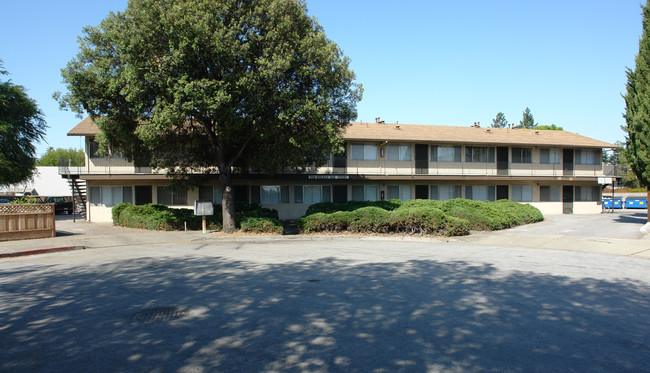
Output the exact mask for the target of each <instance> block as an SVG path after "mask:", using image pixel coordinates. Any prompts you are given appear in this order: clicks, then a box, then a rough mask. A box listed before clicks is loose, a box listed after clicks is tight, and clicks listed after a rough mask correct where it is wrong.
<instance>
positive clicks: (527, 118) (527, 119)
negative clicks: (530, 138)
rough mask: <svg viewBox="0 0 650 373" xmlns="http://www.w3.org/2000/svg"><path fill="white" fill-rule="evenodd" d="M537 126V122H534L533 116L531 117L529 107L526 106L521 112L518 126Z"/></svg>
mask: <svg viewBox="0 0 650 373" xmlns="http://www.w3.org/2000/svg"><path fill="white" fill-rule="evenodd" d="M535 126H537V123H535V118H533V114H532V113H531V112H530V109H529V108H526V110H524V112H523V114H522V118H521V121H520V122H519V128H529V129H530V128H533V127H535Z"/></svg>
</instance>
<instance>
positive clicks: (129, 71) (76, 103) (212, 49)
mask: <svg viewBox="0 0 650 373" xmlns="http://www.w3.org/2000/svg"><path fill="white" fill-rule="evenodd" d="M62 75H63V78H64V82H65V83H66V84H67V88H68V92H67V93H66V94H64V95H59V102H60V104H61V105H62V107H68V108H71V109H73V110H76V111H77V112H79V113H88V114H89V115H90V116H91V117H92V118H93V119H94V120H95V121H96V122H97V124H98V126H99V127H100V129H101V130H102V136H101V140H102V141H103V142H104V143H105V144H110V145H111V147H113V148H116V149H118V150H120V151H122V152H124V153H125V154H126V155H127V156H128V157H130V158H131V159H134V160H135V161H136V162H138V161H139V162H142V161H143V159H144V160H146V161H147V162H149V163H151V165H153V166H155V167H160V168H165V169H168V170H169V171H168V175H169V176H171V177H174V178H175V179H179V178H181V179H183V178H185V179H187V178H188V177H189V176H190V175H192V174H203V175H206V174H207V175H210V174H214V175H218V178H219V180H220V183H221V186H222V188H223V200H222V206H223V223H224V224H223V227H224V231H226V232H232V231H234V229H235V225H234V196H233V190H232V177H233V172H234V173H235V174H236V173H237V172H240V170H244V171H245V170H249V169H253V170H259V171H264V172H269V173H273V172H278V171H280V170H282V169H283V168H285V167H293V168H296V169H301V168H303V167H307V166H309V165H313V164H322V163H323V162H324V161H325V159H326V157H327V156H328V154H329V153H330V152H332V151H337V150H339V149H340V146H341V142H340V134H341V132H342V131H343V129H344V128H345V127H346V126H347V124H348V123H349V122H350V121H351V120H354V119H355V118H356V104H357V102H358V101H359V100H360V99H361V86H360V85H358V84H356V83H355V82H354V73H353V72H352V71H351V70H350V69H349V61H348V59H347V58H346V57H345V56H344V55H343V53H342V52H341V50H340V49H339V47H338V46H337V45H336V44H334V43H333V42H332V41H330V40H329V39H328V38H327V37H326V35H325V34H324V32H323V29H322V27H321V26H319V25H318V23H317V21H316V20H315V19H314V18H313V17H310V16H309V15H308V14H307V9H306V6H305V3H304V1H297V0H131V1H130V2H129V4H128V7H127V9H126V10H125V11H124V12H118V13H115V14H113V13H111V14H110V15H109V16H108V17H106V19H104V20H103V21H102V22H101V24H100V25H99V26H96V27H87V28H85V29H84V32H83V36H82V37H81V38H80V51H79V53H78V55H77V56H76V58H74V59H73V60H72V61H70V62H69V63H68V65H67V67H66V68H65V69H63V70H62Z"/></svg>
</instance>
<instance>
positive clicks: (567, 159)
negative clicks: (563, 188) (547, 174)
mask: <svg viewBox="0 0 650 373" xmlns="http://www.w3.org/2000/svg"><path fill="white" fill-rule="evenodd" d="M562 169H563V170H564V176H573V149H564V150H563V151H562Z"/></svg>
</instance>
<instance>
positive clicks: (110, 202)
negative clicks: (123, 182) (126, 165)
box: [89, 186, 133, 207]
mask: <svg viewBox="0 0 650 373" xmlns="http://www.w3.org/2000/svg"><path fill="white" fill-rule="evenodd" d="M89 191H90V204H91V205H93V206H107V207H110V206H115V205H117V204H118V203H122V202H126V203H133V187H131V186H91V187H90V190H89Z"/></svg>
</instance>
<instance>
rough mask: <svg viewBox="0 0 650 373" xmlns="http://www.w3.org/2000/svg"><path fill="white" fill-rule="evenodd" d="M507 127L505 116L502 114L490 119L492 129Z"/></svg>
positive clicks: (499, 113)
mask: <svg viewBox="0 0 650 373" xmlns="http://www.w3.org/2000/svg"><path fill="white" fill-rule="evenodd" d="M506 127H508V120H507V119H506V115H505V114H503V113H502V112H498V113H497V116H496V117H495V118H494V119H492V128H506Z"/></svg>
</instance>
